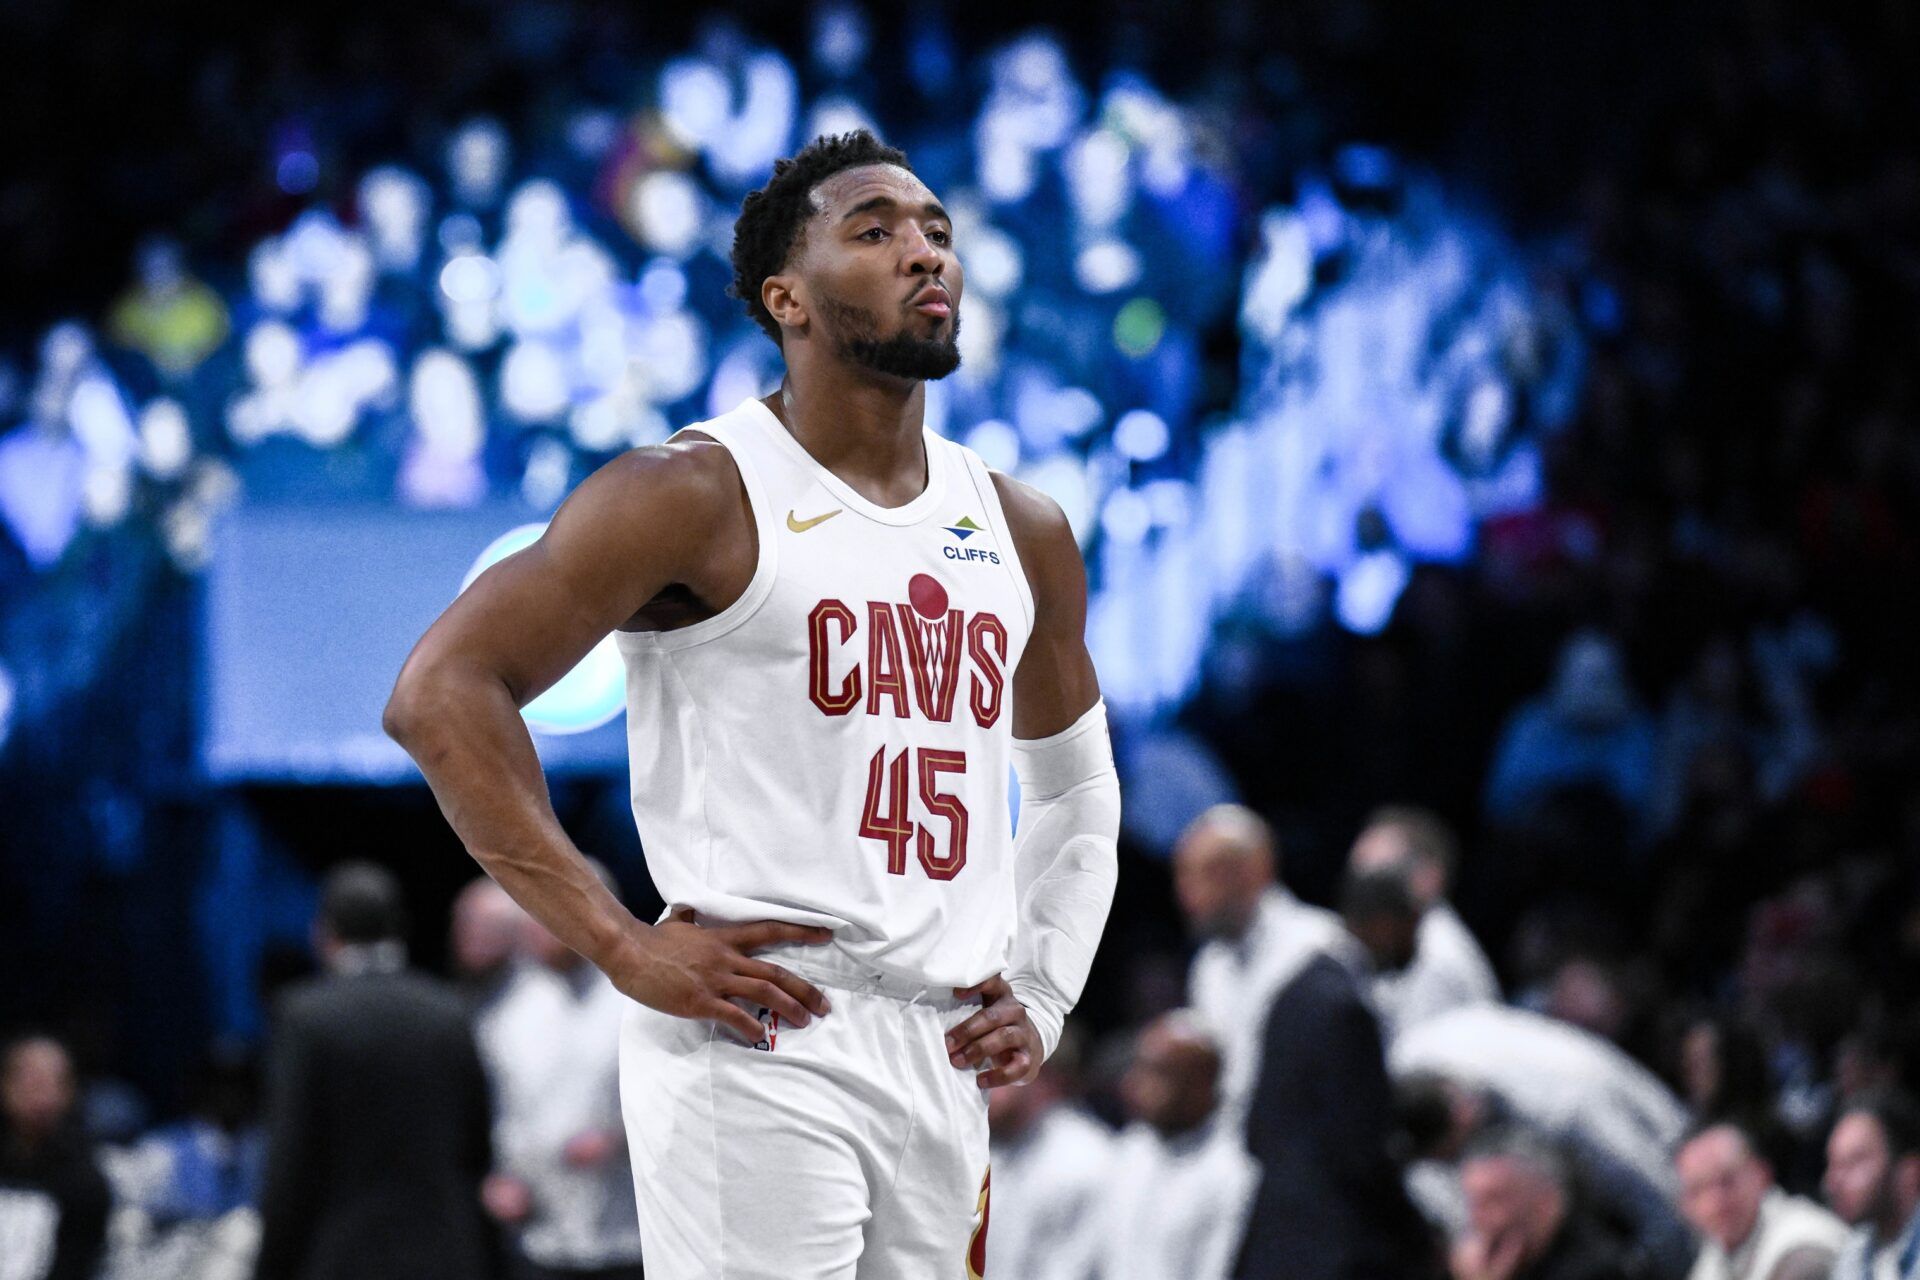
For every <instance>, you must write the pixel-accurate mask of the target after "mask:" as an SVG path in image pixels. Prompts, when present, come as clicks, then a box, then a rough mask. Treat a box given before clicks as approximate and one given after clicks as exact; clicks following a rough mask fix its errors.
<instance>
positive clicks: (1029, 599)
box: [951, 444, 1034, 634]
mask: <svg viewBox="0 0 1920 1280" xmlns="http://www.w3.org/2000/svg"><path fill="white" fill-rule="evenodd" d="M951 447H952V448H954V449H956V450H958V451H959V453H960V456H961V457H962V458H964V459H965V460H966V464H967V475H968V477H969V478H971V479H972V481H973V489H974V492H975V493H977V494H978V495H979V496H980V505H981V506H982V507H985V508H986V512H987V523H989V524H991V525H992V526H993V530H994V533H995V534H996V535H997V537H998V539H999V542H1000V547H1001V549H1002V551H1004V552H1005V555H1006V563H1005V565H1003V566H1002V567H1003V568H1005V569H1006V570H1007V572H1008V573H1009V574H1011V575H1012V577H1013V589H1014V593H1015V594H1016V595H1018V596H1019V597H1020V606H1021V608H1023V609H1025V610H1026V611H1027V632H1028V634H1032V632H1033V624H1034V607H1033V584H1032V583H1030V582H1028V581H1027V567H1026V565H1025V564H1023V563H1021V560H1020V550H1019V547H1018V546H1017V545H1016V544H1015V542H1014V540H1013V528H1012V526H1010V525H1009V524H1008V523H1007V513H1006V511H1005V509H1004V508H1002V507H1001V505H1000V490H999V489H998V488H996V487H995V486H994V483H993V473H992V472H990V471H988V470H987V464H986V463H985V462H983V461H982V460H981V459H980V456H979V455H978V454H976V453H974V452H973V450H971V449H968V448H966V447H964V446H962V445H958V444H953V445H951Z"/></svg>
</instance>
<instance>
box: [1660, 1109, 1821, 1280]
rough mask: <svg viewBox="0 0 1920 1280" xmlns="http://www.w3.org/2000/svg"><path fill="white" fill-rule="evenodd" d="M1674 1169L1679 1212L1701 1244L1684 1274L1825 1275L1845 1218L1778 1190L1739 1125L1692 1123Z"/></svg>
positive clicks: (1719, 1279)
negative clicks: (1696, 1233) (1697, 1234)
mask: <svg viewBox="0 0 1920 1280" xmlns="http://www.w3.org/2000/svg"><path fill="white" fill-rule="evenodd" d="M1674 1167H1675V1169H1676V1171H1677V1172H1678V1173H1679V1175H1680V1208H1681V1211H1682V1212H1684V1213H1685V1214H1686V1216H1687V1221H1688V1222H1689V1223H1691V1224H1692V1226H1693V1229H1694V1230H1695V1231H1697V1232H1699V1233H1700V1237H1701V1242H1702V1243H1701V1246H1700V1256H1699V1258H1698V1259H1697V1260H1696V1261H1695V1262H1694V1265H1693V1271H1692V1272H1691V1274H1690V1276H1689V1280H1827V1276H1828V1275H1829V1273H1831V1271H1832V1270H1833V1261H1834V1258H1835V1256H1836V1255H1837V1254H1838V1253H1839V1252H1840V1249H1841V1246H1842V1245H1844V1244H1845V1243H1846V1239H1847V1228H1846V1224H1845V1223H1843V1222H1841V1221H1840V1219H1838V1218H1836V1217H1834V1216H1833V1215H1832V1214H1831V1213H1828V1212H1827V1211H1826V1210H1825V1209H1822V1208H1821V1207H1820V1206H1819V1205H1817V1204H1815V1203H1814V1202H1813V1201H1811V1200H1807V1199H1804V1198H1803V1197H1800V1196H1790V1195H1788V1194H1787V1193H1786V1192H1784V1191H1782V1190H1781V1189H1780V1188H1779V1186H1778V1185H1777V1184H1776V1183H1775V1182H1774V1180H1773V1169H1772V1167H1771V1166H1770V1165H1768V1163H1767V1162H1766V1160H1765V1159H1764V1158H1763V1157H1762V1156H1761V1155H1760V1153H1759V1151H1758V1150H1757V1149H1756V1148H1755V1146H1754V1143H1753V1139H1752V1137H1751V1136H1750V1135H1749V1134H1747V1133H1746V1131H1745V1130H1743V1129H1741V1128H1740V1126H1739V1125H1737V1124H1734V1123H1731V1122H1729V1121H1709V1122H1707V1123H1706V1124H1704V1125H1702V1126H1700V1127H1698V1128H1696V1129H1694V1130H1693V1131H1692V1132H1691V1133H1689V1134H1688V1135H1687V1137H1686V1138H1685V1139H1683V1140H1682V1141H1681V1143H1680V1149H1679V1150H1678V1151H1677V1152H1676V1153H1675V1155H1674Z"/></svg>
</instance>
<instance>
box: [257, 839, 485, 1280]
mask: <svg viewBox="0 0 1920 1280" xmlns="http://www.w3.org/2000/svg"><path fill="white" fill-rule="evenodd" d="M403 929H404V925H403V912H402V909H401V902H400V891H399V886H398V885H397V884H396V883H395V881H394V879H393V877H392V876H391V875H389V874H388V873H387V872H386V871H384V870H382V869H381V868H379V867H375V866H372V865H369V864H365V863H356V864H347V865H345V866H342V867H340V868H339V869H337V870H336V871H334V872H333V873H332V874H331V875H330V876H329V877H328V878H327V882H326V885H325V888H324V889H323V891H322V894H321V903H320V918H319V920H318V921H317V922H316V924H315V926H314V934H315V945H316V946H317V948H318V950H319V952H320V956H321V959H322V960H323V961H324V963H325V965H326V968H327V974H326V976H324V977H322V978H320V979H318V980H316V981H314V982H311V983H306V984H302V985H301V986H298V987H296V988H294V989H293V990H291V991H289V992H288V993H287V994H286V995H285V996H284V997H283V998H282V999H281V1002H280V1005H279V1009H278V1014H277V1017H276V1019H275V1025H274V1029H273V1037H274V1040H273V1047H272V1054H271V1059H270V1065H269V1072H268V1090H269V1097H268V1107H267V1128H268V1135H267V1173H266V1180H265V1189H264V1191H263V1193H262V1196H261V1206H260V1208H261V1216H262V1218H263V1236H262V1239H261V1244H260V1257H259V1262H258V1265H257V1269H256V1270H255V1273H254V1274H255V1277H256V1280H387V1278H388V1277H391V1278H392V1280H476V1278H481V1280H484V1278H485V1277H490V1276H493V1275H495V1274H497V1270H498V1268H497V1260H498V1253H497V1250H496V1247H495V1240H494V1236H493V1232H492V1230H491V1228H490V1227H489V1225H488V1223H487V1221H486V1219H485V1217H484V1215H483V1213H482V1210H481V1205H480V1184H481V1181H482V1179H484V1178H485V1177H486V1174H487V1170H488V1167H489V1165H490V1163H491V1160H492V1151H491V1146H490V1141H489V1130H490V1125H491V1114H490V1104H489V1098H488V1094H487V1083H486V1077H485V1075H484V1073H483V1072H482V1070H481V1066H480V1056H479V1053H478V1052H477V1050H476V1049H475V1047H474V1040H473V1029H472V1026H471V1024H470V1023H469V1021H468V1015H467V1012H466V1006H465V1004H464V1002H463V1001H462V1000H461V999H460V997H459V996H457V995H456V994H455V993H454V992H453V991H452V990H451V989H450V988H448V987H446V986H445V985H443V984H442V983H440V982H437V981H435V980H434V979H431V978H428V977H425V976H422V975H420V974H417V973H412V972H409V971H408V970H407V963H406V948H405V944H404V943H402V942H401V937H402V934H403Z"/></svg>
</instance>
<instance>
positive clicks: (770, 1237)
mask: <svg viewBox="0 0 1920 1280" xmlns="http://www.w3.org/2000/svg"><path fill="white" fill-rule="evenodd" d="M757 954H758V955H759V956H760V958H762V959H765V960H768V961H769V962H771V963H773V964H777V965H780V966H782V967H784V968H787V969H790V970H792V971H793V972H795V973H797V974H799V975H801V976H802V977H805V978H806V979H807V980H808V981H810V982H812V983H813V984H814V985H816V986H818V987H819V988H820V989H821V990H822V991H824V992H825V993H826V995H827V999H828V1001H829V1003H831V1004H832V1006H833V1009H832V1012H830V1013H828V1014H827V1015H826V1016H825V1017H816V1018H814V1019H813V1021H812V1022H811V1023H810V1024H809V1025H807V1026H805V1027H795V1026H792V1025H791V1024H789V1023H788V1022H787V1021H786V1020H785V1019H784V1018H778V1017H776V1016H774V1015H771V1014H769V1013H767V1012H765V1011H763V1010H761V1009H759V1008H758V1007H757V1006H756V1007H748V1009H747V1011H748V1012H749V1013H752V1014H755V1015H757V1016H759V1017H760V1020H761V1023H762V1026H763V1028H764V1038H763V1039H762V1040H761V1041H760V1044H759V1046H753V1045H748V1044H745V1043H742V1041H741V1040H740V1038H739V1037H738V1036H737V1035H735V1034H734V1033H733V1032H730V1031H724V1030H721V1029H719V1028H718V1027H717V1026H715V1025H714V1024H712V1023H709V1022H704V1021H693V1020H689V1019H685V1018H676V1017H672V1016H670V1015H668V1014H663V1013H660V1012H658V1011H656V1010H654V1009H649V1008H647V1007H646V1006H645V1005H641V1004H633V1005H631V1006H630V1007H629V1008H628V1010H627V1015H626V1021H625V1025H624V1026H623V1027H622V1029H621V1038H620V1095H621V1109H622V1111H623V1112H624V1113H625V1117H626V1128H627V1140H628V1143H629V1145H630V1147H631V1150H632V1157H633V1176H634V1184H635V1191H636V1194H637V1197H638V1200H639V1205H640V1235H641V1244H642V1248H643V1250H644V1252H645V1265H646V1272H647V1280H971V1278H977V1277H979V1276H980V1274H981V1273H982V1272H983V1271H984V1269H985V1262H984V1259H985V1257H986V1230H987V1217H988V1212H987V1196H988V1187H987V1104H986V1091H985V1090H983V1089H981V1088H980V1087H979V1085H978V1084H976V1083H975V1079H976V1077H975V1073H974V1071H973V1069H972V1068H970V1067H967V1068H960V1067H955V1066H954V1065H953V1063H952V1062H951V1061H950V1060H949V1059H948V1057H947V1051H946V1044H945V1040H944V1037H945V1035H946V1033H947V1031H948V1030H949V1029H951V1028H952V1027H954V1026H957V1025H958V1024H960V1023H961V1022H964V1021H965V1020H966V1019H967V1018H968V1017H969V1016H971V1015H972V1014H973V1012H975V1011H976V1010H977V1009H978V1008H979V1003H978V1002H977V1001H971V1002H968V1003H966V1004H962V1003H961V1002H959V1001H957V1000H955V999H954V998H953V992H952V989H951V988H939V989H934V988H926V987H916V986H912V985H909V984H903V983H902V982H900V981H899V980H897V979H890V978H888V977H886V976H884V975H881V974H878V973H876V972H875V971H873V970H871V969H865V968H861V967H859V966H858V965H857V963H856V962H855V961H853V960H851V959H850V958H848V957H847V956H845V955H844V953H842V952H841V951H839V950H838V949H837V948H836V947H835V946H834V945H833V944H832V943H827V944H825V945H824V946H812V947H808V946H797V945H783V946H780V947H774V948H770V949H768V950H766V951H764V952H760V953H757Z"/></svg>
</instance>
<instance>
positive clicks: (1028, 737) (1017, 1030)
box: [947, 474, 1120, 1088]
mask: <svg viewBox="0 0 1920 1280" xmlns="http://www.w3.org/2000/svg"><path fill="white" fill-rule="evenodd" d="M993 479H994V484H995V486H996V488H997V489H998V490H999V493H1000V503H1001V506H1002V508H1003V509H1004V510H1005V512H1006V516H1007V524H1008V526H1009V532H1010V533H1011V534H1012V536H1013V542H1014V548H1015V550H1016V551H1018V552H1019V555H1020V561H1021V563H1022V565H1023V566H1024V567H1025V569H1026V574H1027V582H1028V585H1029V586H1030V587H1031V588H1032V591H1033V613H1034V618H1033V633H1032V635H1031V636H1030V637H1029V638H1028V640H1027V647H1026V650H1025V651H1024V652H1023V653H1022V655H1021V657H1020V665H1019V666H1018V667H1016V668H1015V669H1014V673H1013V735H1014V744H1013V746H1014V752H1013V755H1014V768H1015V770H1016V772H1017V773H1018V774H1019V776H1020V831H1019V836H1018V838H1017V839H1016V841H1015V842H1014V894H1015V901H1016V902H1017V903H1018V904H1019V923H1018V926H1017V931H1016V933H1015V940H1014V952H1013V965H1012V967H1011V968H1010V969H1008V971H1007V972H1006V973H1005V974H1001V975H997V976H995V977H993V978H989V979H988V980H987V981H985V982H983V983H980V984H979V985H977V986H974V987H969V988H966V989H964V990H963V991H961V992H960V993H959V994H960V995H961V996H962V997H963V998H970V997H972V996H975V995H978V996H980V997H982V998H983V1000H984V1001H985V1008H983V1009H982V1010H981V1011H980V1012H979V1013H977V1014H975V1015H973V1017H971V1018H969V1019H967V1020H966V1021H965V1022H963V1023H961V1024H960V1025H959V1026H957V1027H955V1028H954V1029H953V1030H952V1031H951V1032H949V1033H948V1035H947V1049H948V1052H949V1054H950V1056H951V1058H952V1061H953V1064H954V1065H955V1066H956V1067H966V1066H973V1067H978V1066H982V1065H985V1066H987V1067H989V1068H990V1069H989V1070H986V1071H983V1072H981V1074H980V1076H979V1083H980V1086H981V1087H982V1088H991V1087H993V1086H996V1085H1003V1084H1025V1083H1026V1082H1027V1081H1028V1080H1031V1079H1032V1078H1033V1077H1034V1076H1035V1075H1036V1074H1038V1073H1039V1070H1040V1064H1041V1063H1042V1062H1044V1061H1045V1060H1046V1058H1047V1056H1048V1055H1049V1054H1051V1053H1052V1052H1053V1049H1054V1046H1055V1045H1057V1044H1058V1043H1059V1042H1060V1030H1061V1027H1062V1025H1063V1024H1064V1023H1065V1021H1066V1017H1067V1014H1068V1013H1069V1012H1071V1011H1072V1009H1073V1006H1074V1004H1075V1003H1076V1002H1077V1001H1078V1000H1079V999H1080V992H1081V990H1082V989H1083V988H1084V987H1085V986H1086V983H1087V972H1088V970H1090V969H1091V968H1092V967H1093V955H1094V952H1095V951H1096V950H1098V948H1099V945H1100V933H1101V930H1102V929H1104V928H1105V927H1106V922H1107V910H1108V908H1109V907H1111V906H1112V904H1113V889H1114V884H1115V881H1116V880H1117V879H1118V876H1119V856H1118V839H1119V832H1120V780H1119V775H1118V774H1117V773H1116V772H1115V770H1114V767H1113V748H1112V746H1111V744H1110V743H1109V741H1108V737H1107V716H1106V707H1105V704H1104V703H1102V702H1101V700H1100V683H1099V680H1098V678H1097V677H1096V676H1095V674H1094V670H1093V659H1092V657H1091V656H1090V655H1089V654H1088V653H1087V643H1086V623H1087V571H1086V565H1085V564H1084V563H1083V562H1082V561H1081V559H1080V547H1079V544H1078V543H1077V542H1076V541H1075V540H1074V536H1073V530H1072V528H1071V527H1070V526H1069V525H1068V523H1067V518H1066V516H1065V514H1064V513H1063V512H1062V511H1061V510H1060V507H1059V505H1058V504H1057V503H1055V502H1054V501H1053V500H1052V499H1051V498H1048V497H1047V496H1045V495H1044V494H1042V493H1040V492H1039V491H1038V490H1036V489H1033V488H1030V487H1029V486H1027V485H1024V484H1021V483H1020V482H1019V481H1016V480H1011V479H1008V478H1007V477H1005V476H1002V475H999V474H995V475H994V477H993Z"/></svg>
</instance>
